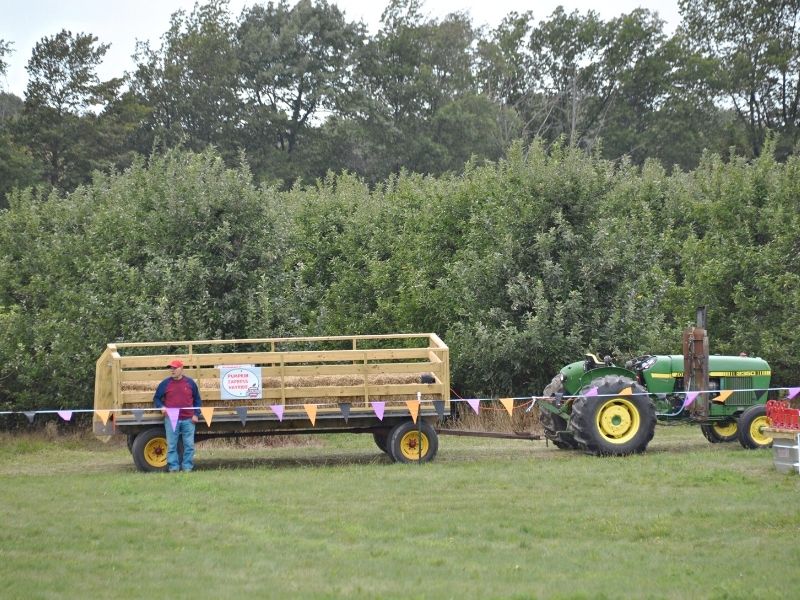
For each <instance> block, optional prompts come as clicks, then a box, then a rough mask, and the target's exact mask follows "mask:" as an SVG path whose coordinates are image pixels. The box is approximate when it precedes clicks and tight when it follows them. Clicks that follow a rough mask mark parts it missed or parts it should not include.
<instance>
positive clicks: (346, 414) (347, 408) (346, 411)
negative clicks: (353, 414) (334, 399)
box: [339, 402, 351, 423]
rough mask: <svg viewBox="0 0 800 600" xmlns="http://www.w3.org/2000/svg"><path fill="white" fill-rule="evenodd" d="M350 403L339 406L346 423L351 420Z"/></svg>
mask: <svg viewBox="0 0 800 600" xmlns="http://www.w3.org/2000/svg"><path fill="white" fill-rule="evenodd" d="M350 406H351V405H350V403H349V402H342V403H341V404H340V405H339V410H341V411H342V416H343V417H344V422H345V423H347V420H348V419H349V418H350Z"/></svg>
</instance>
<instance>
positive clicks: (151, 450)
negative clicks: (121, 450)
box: [144, 437, 167, 469]
mask: <svg viewBox="0 0 800 600" xmlns="http://www.w3.org/2000/svg"><path fill="white" fill-rule="evenodd" d="M144 459H145V460H146V461H147V464H148V465H150V466H151V467H155V468H157V469H161V468H163V467H165V466H167V440H166V439H165V438H160V437H155V438H153V439H152V440H150V441H149V442H147V444H145V446H144Z"/></svg>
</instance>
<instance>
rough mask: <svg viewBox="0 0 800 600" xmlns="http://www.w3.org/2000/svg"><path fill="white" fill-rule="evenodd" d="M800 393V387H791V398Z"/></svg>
mask: <svg viewBox="0 0 800 600" xmlns="http://www.w3.org/2000/svg"><path fill="white" fill-rule="evenodd" d="M797 394H800V387H791V388H789V398H788V399H789V400H791V399H792V398H794V397H795V396H797Z"/></svg>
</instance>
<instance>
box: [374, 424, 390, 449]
mask: <svg viewBox="0 0 800 600" xmlns="http://www.w3.org/2000/svg"><path fill="white" fill-rule="evenodd" d="M372 439H373V440H375V445H376V446H377V447H378V448H380V450H381V452H385V453H386V454H389V430H388V429H378V430H377V431H373V432H372Z"/></svg>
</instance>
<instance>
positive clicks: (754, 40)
mask: <svg viewBox="0 0 800 600" xmlns="http://www.w3.org/2000/svg"><path fill="white" fill-rule="evenodd" d="M679 7H680V11H681V15H682V17H683V22H682V25H681V27H682V29H683V31H684V33H685V35H686V38H687V40H688V41H689V43H690V45H691V48H692V49H693V50H696V51H697V52H698V53H699V54H700V55H701V56H703V57H704V58H705V59H707V60H709V61H711V62H712V63H713V65H714V69H713V71H712V76H713V79H712V82H713V84H714V92H715V96H716V98H717V99H718V101H720V102H722V104H723V106H729V107H731V108H732V110H733V111H734V113H735V114H736V117H737V118H738V119H739V121H740V122H741V123H742V124H743V125H745V126H746V128H747V135H748V142H749V145H750V150H751V152H752V154H753V155H755V156H758V155H759V154H760V153H761V150H762V147H763V144H764V140H765V139H766V134H767V131H768V130H773V131H776V132H779V133H780V134H781V140H780V144H779V148H778V154H779V156H786V155H787V154H788V153H790V152H792V151H793V149H794V146H795V144H796V143H797V142H798V140H800V44H798V39H800V1H799V0H680V2H679Z"/></svg>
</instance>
